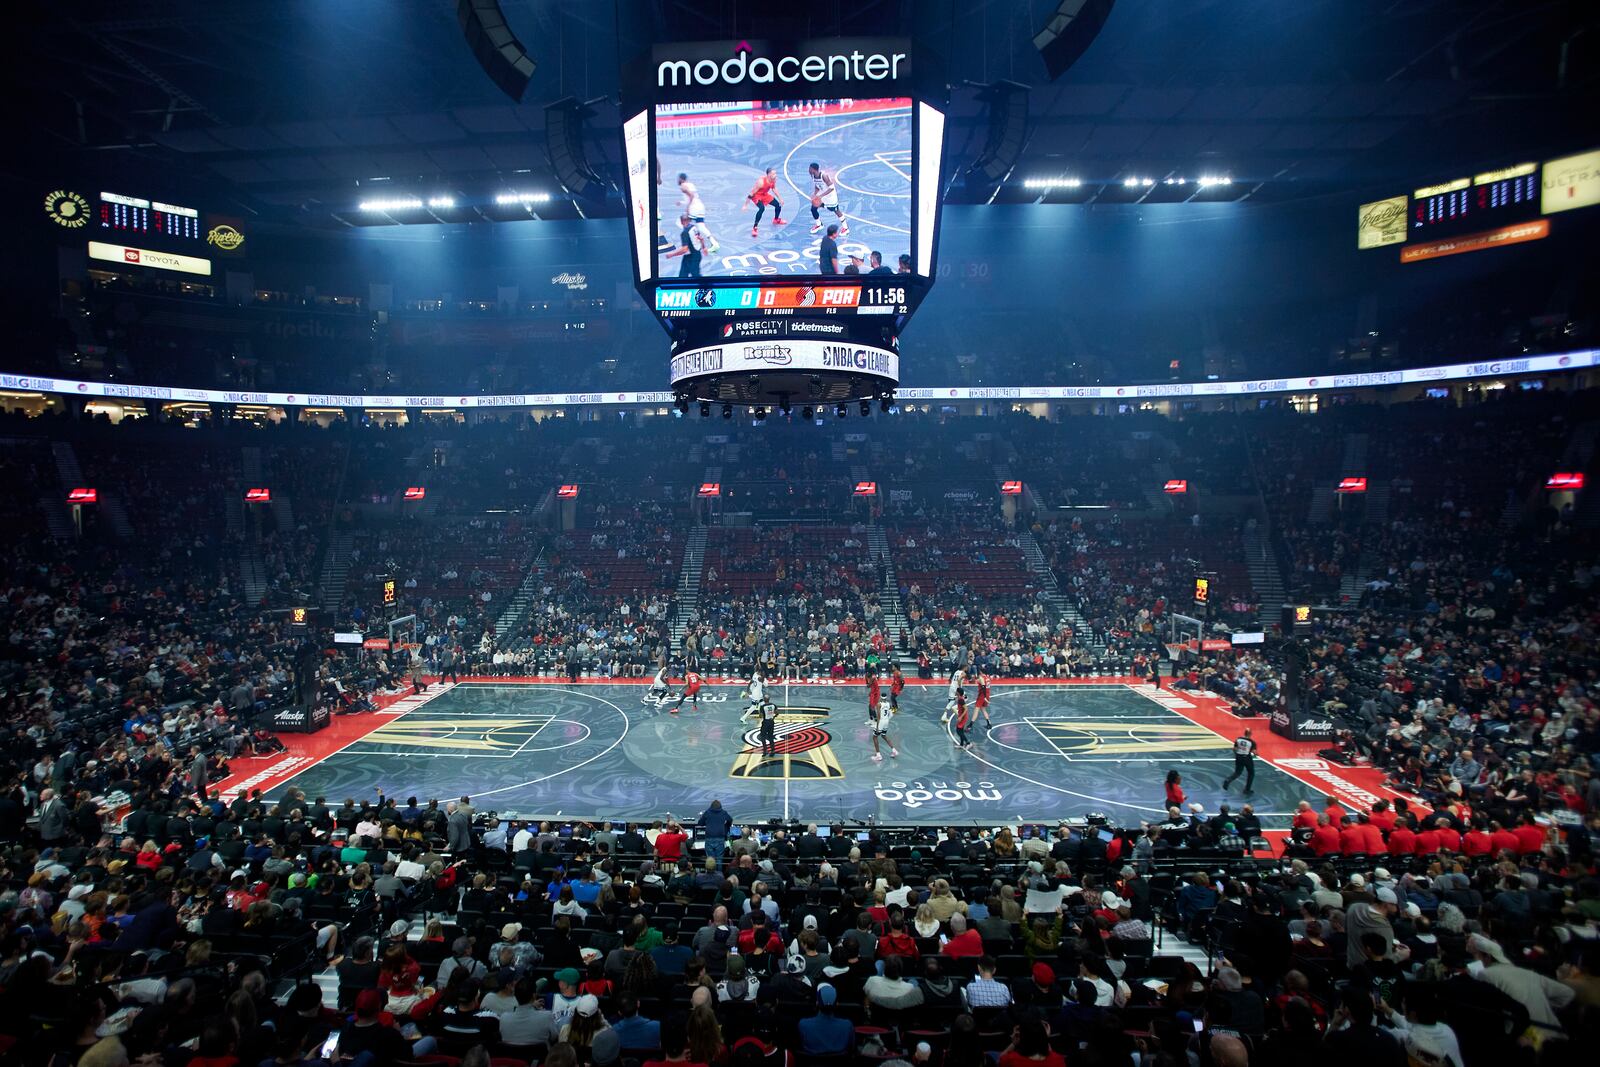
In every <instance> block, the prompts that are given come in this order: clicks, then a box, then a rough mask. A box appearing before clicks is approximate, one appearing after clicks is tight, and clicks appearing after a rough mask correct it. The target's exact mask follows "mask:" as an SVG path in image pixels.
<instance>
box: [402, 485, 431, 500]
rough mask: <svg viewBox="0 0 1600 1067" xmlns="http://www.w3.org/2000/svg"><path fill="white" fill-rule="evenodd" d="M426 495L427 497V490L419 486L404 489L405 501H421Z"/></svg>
mask: <svg viewBox="0 0 1600 1067" xmlns="http://www.w3.org/2000/svg"><path fill="white" fill-rule="evenodd" d="M427 495H428V490H427V489H425V488H423V487H422V486H420V485H413V486H408V487H407V488H406V499H407V500H421V499H422V498H423V497H425V496H427Z"/></svg>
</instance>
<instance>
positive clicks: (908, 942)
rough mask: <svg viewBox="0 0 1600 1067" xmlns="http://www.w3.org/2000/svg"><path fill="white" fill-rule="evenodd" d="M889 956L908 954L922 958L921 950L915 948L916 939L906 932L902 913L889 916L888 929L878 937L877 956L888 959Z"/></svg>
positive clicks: (912, 957) (913, 957)
mask: <svg viewBox="0 0 1600 1067" xmlns="http://www.w3.org/2000/svg"><path fill="white" fill-rule="evenodd" d="M890 956H909V957H910V958H911V959H914V960H916V959H921V958H922V950H921V949H919V948H917V939H916V938H914V937H912V936H911V935H910V934H908V933H906V920H905V917H904V916H903V915H898V914H896V915H891V916H889V930H888V932H887V933H885V934H884V935H883V936H882V937H880V938H878V958H879V959H880V960H881V959H888V958H889V957H890Z"/></svg>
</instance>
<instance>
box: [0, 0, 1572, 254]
mask: <svg viewBox="0 0 1600 1067" xmlns="http://www.w3.org/2000/svg"><path fill="white" fill-rule="evenodd" d="M503 7H504V10H505V13H506V16H507V18H508V20H509V21H510V23H511V24H512V27H513V29H514V30H515V31H516V32H517V33H518V35H519V36H520V37H521V39H522V41H523V42H524V44H526V45H527V47H528V49H529V51H530V53H531V54H532V55H533V56H534V58H535V59H537V61H538V64H539V66H538V69H537V71H536V72H535V74H534V78H533V82H532V84H531V86H530V88H529V90H528V92H527V93H526V95H525V96H524V99H523V101H522V102H521V103H513V102H511V101H510V100H509V99H508V98H507V97H505V96H504V95H502V94H501V93H500V91H499V90H498V89H497V88H496V87H495V86H494V85H493V84H492V83H491V82H490V81H489V79H488V78H487V77H486V76H485V75H484V73H483V72H482V71H481V70H480V69H479V67H478V66H477V64H476V63H475V61H474V60H473V58H472V55H471V54H470V53H469V51H468V49H467V46H466V44H465V43H464V41H463V39H462V36H461V33H460V30H459V29H458V27H457V24H456V16H455V3H454V0H228V2H224V3H219V2H216V0H159V2H150V0H140V2H127V3H117V4H110V3H81V2H80V3H70V2H69V3H55V4H51V5H28V6H27V7H26V8H25V9H22V10H21V11H19V12H17V13H14V14H13V20H14V21H13V27H14V32H13V34H11V35H10V42H9V49H10V51H11V55H10V56H9V58H8V59H7V61H6V62H5V64H4V65H3V70H4V74H3V76H4V78H5V80H6V83H7V86H6V87H7V90H8V96H9V98H10V99H11V101H12V103H13V108H12V114H13V116H14V117H15V119H16V120H17V121H15V123H14V128H13V134H12V139H13V141H14V142H16V144H15V145H14V151H13V153H11V157H12V159H11V162H10V163H9V164H7V166H6V169H7V171H9V173H10V176H11V177H12V178H13V179H25V180H27V181H30V182H31V181H37V180H44V181H58V180H68V179H75V178H76V176H92V177H94V178H97V179H105V180H110V178H111V177H112V176H124V175H125V176H128V180H130V181H132V180H137V181H141V182H151V181H160V182H164V183H166V184H167V185H173V186H178V187H179V188H178V189H175V190H174V191H185V192H187V193H188V194H189V195H191V196H193V197H195V198H197V199H199V198H206V199H205V202H206V203H211V204H218V205H219V206H221V205H222V204H224V203H230V204H234V205H237V206H238V207H239V208H240V209H241V210H244V211H248V212H250V213H252V214H254V215H257V216H259V217H261V218H263V219H273V220H279V221H296V220H298V221H303V222H307V223H313V224H323V225H330V224H336V223H337V222H350V223H356V222H358V221H360V220H359V219H358V218H356V217H355V216H356V213H354V212H352V211H351V210H350V209H351V207H352V206H353V204H354V203H355V202H356V201H357V200H358V199H360V198H361V197H363V196H367V195H372V193H373V191H374V190H375V189H376V190H381V189H383V188H393V189H397V190H399V189H404V190H405V191H412V190H416V189H425V190H429V191H441V192H457V191H459V192H462V193H465V194H466V195H467V196H468V197H471V196H473V195H475V194H481V192H482V191H483V190H485V189H500V188H506V189H509V188H527V187H534V188H545V189H550V190H551V191H555V192H559V188H558V186H557V184H556V182H555V181H554V177H553V175H552V174H551V173H550V170H549V165H548V163H547V159H546V154H545V144H544V136H543V134H544V123H545V105H547V104H549V103H551V102H553V101H556V100H558V99H562V98H566V97H575V98H577V99H580V100H596V99H597V98H598V102H597V103H595V105H594V109H593V110H594V116H593V118H591V119H590V121H589V127H588V136H587V145H588V151H589V153H590V157H591V160H592V161H593V162H594V163H596V164H597V165H598V166H599V167H601V168H606V167H609V168H613V169H615V168H616V167H617V166H618V158H617V157H618V155H619V146H618V143H617V142H618V137H617V134H616V127H617V122H618V112H617V107H616V103H615V100H616V94H617V90H618V72H619V66H620V64H624V63H626V62H628V60H629V59H630V58H631V57H633V56H634V55H636V54H638V53H639V52H641V51H642V50H643V49H644V48H645V47H647V45H648V44H649V42H651V41H652V40H701V39H719V38H728V39H733V38H736V37H741V36H751V37H753V36H761V35H765V36H774V37H779V36H786V35H795V36H825V35H831V34H915V35H916V36H917V37H918V38H919V39H920V40H922V41H924V42H926V43H927V44H928V45H930V46H931V47H933V48H935V49H937V50H938V51H940V52H941V53H943V54H944V55H945V57H946V63H947V67H948V74H949V81H950V83H951V85H952V93H951V112H952V120H953V121H952V127H951V130H950V134H949V142H948V149H949V153H950V155H951V157H952V159H953V163H954V165H955V166H956V167H957V168H959V167H961V166H962V165H964V164H965V163H969V162H970V161H971V160H972V159H973V158H974V156H975V155H976V153H977V152H978V150H979V147H980V146H981V145H982V142H983V139H984V132H985V122H986V117H985V106H984V104H983V103H981V102H980V100H979V98H978V94H979V91H980V89H981V87H982V86H984V85H987V84H989V83H992V82H994V81H997V80H1001V79H1005V80H1009V81H1014V82H1019V83H1022V84H1024V85H1027V86H1029V87H1030V96H1029V101H1030V108H1029V113H1030V118H1029V134H1028V142H1027V146H1026V149H1025V151H1024V153H1023V155H1022V157H1021V159H1020V160H1019V161H1018V163H1017V165H1016V167H1015V168H1014V169H1013V171H1012V172H1011V177H1010V178H1009V180H1008V181H1007V183H1006V184H1005V185H1004V186H1003V187H1002V188H1000V189H998V190H992V189H990V190H972V189H969V188H967V187H966V186H965V185H963V184H961V183H959V182H955V183H952V186H951V193H950V198H951V199H952V200H957V201H959V200H988V199H991V198H992V199H995V200H998V201H1001V202H1024V201H1032V200H1036V199H1039V197H1040V196H1041V195H1042V194H1040V193H1038V192H1037V191H1035V190H1031V189H1028V188H1026V187H1025V185H1024V182H1025V181H1026V179H1027V178H1029V177H1035V176H1054V175H1070V176H1075V177H1078V178H1080V179H1082V181H1083V183H1084V184H1083V185H1082V186H1081V187H1080V188H1078V189H1074V190H1066V191H1058V192H1056V193H1054V194H1051V195H1052V198H1055V199H1063V200H1079V201H1090V200H1093V201H1097V202H1111V203H1116V202H1129V201H1134V200H1142V201H1146V202H1151V201H1154V202H1162V201H1167V202H1171V201H1181V200H1191V199H1196V200H1243V199H1250V200H1255V201H1265V202H1274V201H1283V200H1288V199H1303V198H1307V197H1316V196H1327V195H1330V194H1339V195H1354V194H1356V193H1359V192H1366V191H1374V192H1380V193H1388V192H1392V191H1396V190H1405V189H1408V188H1410V187H1411V186H1412V185H1414V184H1416V183H1418V182H1420V181H1423V180H1426V179H1429V178H1433V177H1437V176H1440V175H1446V176H1448V175H1449V174H1450V173H1451V172H1453V171H1454V170H1456V169H1459V168H1461V167H1464V166H1472V165H1477V164H1483V165H1492V164H1498V163H1506V162H1514V161H1521V160H1523V159H1538V158H1541V157H1544V156H1548V155H1551V154H1559V153H1561V152H1565V151H1569V150H1575V149H1581V148H1588V147H1591V145H1590V144H1589V143H1588V140H1592V134H1593V122H1592V116H1593V115H1594V114H1596V113H1597V110H1596V106H1595V105H1596V103H1597V88H1600V62H1597V60H1600V54H1597V53H1600V33H1597V32H1595V29H1596V23H1597V22H1600V5H1595V4H1593V3H1584V2H1578V0H1573V2H1555V3H1539V2H1537V0H1292V2H1285V0H1184V2H1182V3H1177V2H1173V0H1120V2H1118V3H1117V5H1116V7H1115V9H1114V10H1113V12H1112V14H1111V17H1110V20H1109V21H1108V23H1107V25H1106V27H1105V30H1104V31H1103V33H1102V34H1101V36H1100V38H1099V39H1098V40H1097V41H1096V42H1095V43H1094V45H1093V46H1092V47H1091V48H1090V50H1089V52H1088V54H1087V55H1086V56H1084V58H1083V59H1082V60H1081V61H1080V62H1079V63H1078V64H1077V65H1076V66H1075V67H1074V68H1073V69H1072V70H1070V71H1069V72H1068V73H1067V74H1065V75H1064V76H1063V77H1061V78H1060V79H1059V80H1058V81H1055V82H1050V81H1049V80H1048V79H1047V77H1046V74H1045V70H1044V66H1043V64H1042V62H1041V61H1040V59H1039V57H1038V55H1037V53H1036V52H1035V51H1034V48H1033V45H1032V41H1031V38H1032V35H1033V33H1034V31H1035V30H1036V29H1037V28H1038V27H1039V26H1040V25H1042V24H1043V22H1044V21H1045V19H1046V17H1047V15H1048V14H1049V13H1050V12H1051V11H1053V10H1054V7H1055V0H1028V2H1022V0H974V2H959V0H923V2H916V0H858V2H854V3H845V2H843V0H824V2H820V3H814V4H809V5H804V11H803V12H802V13H796V12H795V11H785V10H783V8H784V5H773V4H771V3H769V2H767V0H761V2H759V3H757V2H752V0H717V2H706V3H692V2H687V0H504V2H503ZM795 8H796V11H801V6H799V5H795ZM1586 139H1587V140H1586ZM1206 173H1212V174H1216V175H1226V176H1228V177H1230V178H1231V179H1232V181H1231V184H1228V185H1217V186H1212V187H1209V188H1206V189H1201V188H1199V187H1198V186H1197V185H1196V184H1195V182H1194V179H1196V178H1198V177H1199V176H1200V175H1202V174H1206ZM1129 177H1134V178H1143V177H1149V178H1151V179H1154V181H1153V183H1152V184H1150V185H1148V186H1146V185H1142V184H1140V185H1136V186H1133V187H1130V186H1128V185H1127V184H1125V180H1126V179H1127V178H1129ZM1176 177H1183V178H1186V179H1189V181H1188V182H1187V183H1186V184H1184V185H1177V184H1168V183H1167V182H1166V181H1165V179H1167V178H1176ZM374 179H379V181H377V182H374ZM539 210H540V213H541V214H543V215H546V216H555V217H560V216H562V215H564V214H566V215H570V214H571V213H573V208H572V205H571V204H570V202H568V201H567V200H566V199H565V198H561V199H558V200H557V201H556V203H555V205H554V206H552V207H549V208H541V209H539ZM594 213H595V212H594V210H593V209H590V210H589V211H588V212H587V214H594ZM599 213H601V214H604V213H605V211H604V210H602V211H600V212H599Z"/></svg>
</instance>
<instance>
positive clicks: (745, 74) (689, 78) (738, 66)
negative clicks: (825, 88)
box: [656, 41, 911, 89]
mask: <svg viewBox="0 0 1600 1067" xmlns="http://www.w3.org/2000/svg"><path fill="white" fill-rule="evenodd" d="M755 52H756V50H755V49H754V48H753V47H751V45H750V42H749V41H740V42H739V43H738V44H736V45H735V46H734V49H733V58H731V59H724V60H722V61H721V62H718V61H717V60H715V59H711V58H705V59H687V58H685V59H677V58H666V59H662V58H660V55H659V52H658V55H657V59H658V62H657V63H656V88H658V89H668V88H672V87H674V86H687V85H719V86H728V87H736V86H742V85H774V84H777V85H794V84H797V83H801V82H852V81H854V82H881V81H892V80H894V79H898V78H903V77H905V76H906V75H907V74H909V73H910V68H911V57H910V55H909V54H908V53H906V52H895V51H886V52H863V51H861V50H860V49H859V48H856V49H852V50H851V51H849V52H822V51H812V50H809V49H807V50H802V51H801V52H800V53H799V54H797V55H780V56H774V57H769V56H764V55H756V54H755Z"/></svg>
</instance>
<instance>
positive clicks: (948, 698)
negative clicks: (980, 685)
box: [939, 667, 967, 726]
mask: <svg viewBox="0 0 1600 1067" xmlns="http://www.w3.org/2000/svg"><path fill="white" fill-rule="evenodd" d="M966 680H967V672H966V671H964V670H962V669H961V668H960V667H957V668H956V669H955V671H954V672H953V673H952V674H951V675H950V688H949V689H948V690H946V691H945V703H944V714H943V715H940V716H939V724H940V725H941V726H942V725H944V724H945V723H947V722H949V721H950V716H952V715H954V714H955V713H956V694H957V693H958V692H960V691H961V683H962V682H964V681H966Z"/></svg>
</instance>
